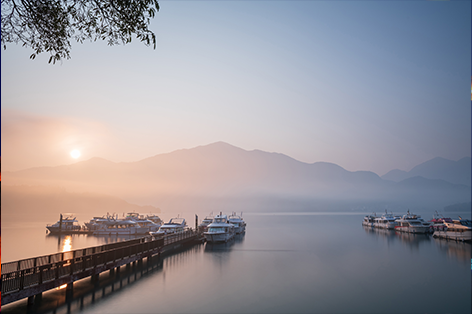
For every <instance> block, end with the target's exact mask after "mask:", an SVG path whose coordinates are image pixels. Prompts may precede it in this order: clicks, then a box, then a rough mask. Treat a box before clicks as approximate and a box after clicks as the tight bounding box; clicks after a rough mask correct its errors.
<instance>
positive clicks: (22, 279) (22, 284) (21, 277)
mask: <svg viewBox="0 0 472 314" xmlns="http://www.w3.org/2000/svg"><path fill="white" fill-rule="evenodd" d="M18 274H19V275H20V290H23V287H24V284H25V271H24V270H22V271H19V272H18Z"/></svg>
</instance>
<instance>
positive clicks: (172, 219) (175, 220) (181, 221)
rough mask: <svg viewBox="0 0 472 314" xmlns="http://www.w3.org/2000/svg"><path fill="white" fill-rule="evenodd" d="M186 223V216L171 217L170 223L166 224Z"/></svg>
mask: <svg viewBox="0 0 472 314" xmlns="http://www.w3.org/2000/svg"><path fill="white" fill-rule="evenodd" d="M184 223H185V219H184V218H178V217H177V218H171V219H170V220H169V222H168V223H165V224H164V225H182V224H184Z"/></svg>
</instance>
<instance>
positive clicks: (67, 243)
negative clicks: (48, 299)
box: [56, 235, 72, 290]
mask: <svg viewBox="0 0 472 314" xmlns="http://www.w3.org/2000/svg"><path fill="white" fill-rule="evenodd" d="M71 250H72V236H70V235H67V236H66V237H65V238H64V241H62V252H70V251H71ZM67 265H70V263H67V264H64V266H67ZM65 287H67V284H63V285H61V286H59V287H57V288H56V289H57V290H60V289H64V288H65Z"/></svg>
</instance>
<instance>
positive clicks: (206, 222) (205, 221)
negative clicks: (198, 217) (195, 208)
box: [198, 214, 213, 232]
mask: <svg viewBox="0 0 472 314" xmlns="http://www.w3.org/2000/svg"><path fill="white" fill-rule="evenodd" d="M212 222H213V216H211V214H210V216H206V217H205V218H204V219H203V220H202V222H201V223H200V224H199V225H198V229H199V230H200V231H201V232H205V231H207V230H208V225H209V224H211V223H212Z"/></svg>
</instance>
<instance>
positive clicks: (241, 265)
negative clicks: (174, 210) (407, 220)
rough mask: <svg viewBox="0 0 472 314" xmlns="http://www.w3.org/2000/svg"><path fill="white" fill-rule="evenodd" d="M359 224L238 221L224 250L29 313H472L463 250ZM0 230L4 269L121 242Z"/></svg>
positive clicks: (327, 217)
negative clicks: (240, 228) (67, 250)
mask: <svg viewBox="0 0 472 314" xmlns="http://www.w3.org/2000/svg"><path fill="white" fill-rule="evenodd" d="M365 214H366V213H353V212H349V213H337V214H333V213H331V214H330V213H312V212H308V213H283V212H279V213H272V214H271V213H245V214H244V218H245V220H246V222H247V223H248V226H247V232H246V234H245V235H242V236H239V237H238V238H236V239H235V240H234V241H232V242H230V243H227V244H218V245H210V244H208V243H207V244H202V245H197V246H194V247H191V248H189V249H186V250H183V251H181V252H179V253H176V254H173V255H171V256H168V257H166V258H164V259H162V261H160V262H156V264H155V265H154V266H155V267H154V268H152V270H151V271H149V272H147V273H146V272H143V273H141V271H140V270H139V269H135V270H133V269H131V270H130V271H129V272H121V274H120V276H119V277H117V276H116V275H113V276H110V275H109V273H108V272H107V273H104V274H102V275H101V276H100V283H99V285H96V286H93V285H92V284H91V282H90V280H89V279H85V280H82V281H79V282H76V283H75V284H74V296H73V297H72V298H71V299H68V300H66V299H65V291H64V289H63V290H55V291H52V292H49V293H44V294H43V300H42V302H41V303H39V304H38V305H36V306H35V307H34V308H32V309H30V310H29V312H36V313H470V310H471V270H470V265H471V264H470V261H471V245H470V244H467V243H457V242H454V241H445V240H439V239H434V238H432V237H431V236H428V235H409V234H399V233H396V232H395V231H386V230H377V229H370V228H364V227H363V226H362V224H361V222H362V218H363V216H364V215H365ZM431 215H432V213H427V214H423V217H425V218H427V219H429V218H430V216H431ZM203 216H204V215H202V216H200V220H201V219H202V218H203ZM451 216H452V217H454V218H455V217H457V214H456V215H454V214H451ZM463 216H464V215H463ZM193 219H194V216H191V215H189V218H188V219H187V220H189V221H192V220H193ZM2 229H3V230H2V231H3V234H2V236H3V240H4V242H6V244H5V245H6V247H7V249H6V250H3V247H4V245H3V243H2V250H3V252H2V253H4V254H3V256H2V257H3V260H2V262H7V261H9V260H15V259H19V258H25V257H32V256H34V255H43V254H48V253H52V252H56V251H61V250H63V249H64V245H70V246H71V248H72V249H76V248H81V247H87V246H92V245H97V244H101V243H105V242H107V241H108V242H112V241H117V240H120V239H116V238H114V239H109V238H107V237H103V238H96V237H93V236H83V235H80V236H78V235H75V236H69V237H64V236H63V237H57V236H46V235H45V229H44V224H42V225H35V224H34V223H32V224H31V225H29V229H27V230H29V231H28V232H27V230H26V229H24V230H21V228H18V227H17V228H14V229H13V228H9V227H8V226H2ZM31 251H33V252H34V254H29V255H28V254H27V253H28V252H31ZM25 252H26V253H25ZM123 269H124V268H123ZM25 304H26V301H24V300H23V301H19V302H16V303H14V304H11V305H7V306H4V307H2V312H4V313H25V312H26V306H25Z"/></svg>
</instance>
